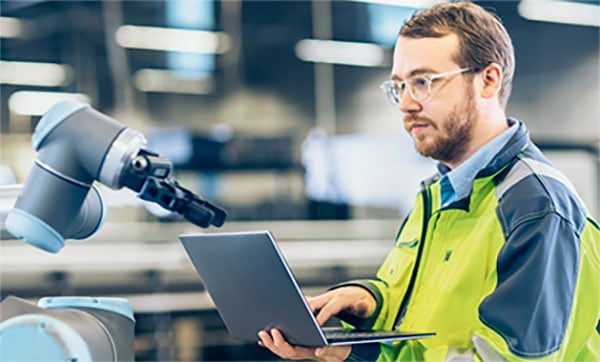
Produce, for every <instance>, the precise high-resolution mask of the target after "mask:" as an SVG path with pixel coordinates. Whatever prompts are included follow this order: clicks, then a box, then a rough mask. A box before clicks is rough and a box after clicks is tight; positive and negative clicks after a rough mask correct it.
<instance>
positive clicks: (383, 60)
mask: <svg viewBox="0 0 600 362" xmlns="http://www.w3.org/2000/svg"><path fill="white" fill-rule="evenodd" d="M386 53H387V51H386V49H385V48H383V47H381V46H379V45H376V44H372V43H358V42H347V41H334V40H318V39H303V40H301V41H299V42H298V44H296V55H297V56H298V58H300V59H302V60H304V61H307V62H315V63H331V64H345V65H356V66H363V67H380V66H387V65H388V62H389V61H388V59H387V57H386Z"/></svg>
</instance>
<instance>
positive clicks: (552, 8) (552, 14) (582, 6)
mask: <svg viewBox="0 0 600 362" xmlns="http://www.w3.org/2000/svg"><path fill="white" fill-rule="evenodd" d="M517 10H518V12H519V15H521V16H522V17H524V18H525V19H528V20H534V21H546V22H552V23H561V24H571V25H586V26H596V27H600V6H598V5H596V4H592V3H587V4H586V3H576V2H567V1H555V0H551V1H540V0H536V1H533V0H522V1H521V2H520V3H519V5H518V7H517Z"/></svg>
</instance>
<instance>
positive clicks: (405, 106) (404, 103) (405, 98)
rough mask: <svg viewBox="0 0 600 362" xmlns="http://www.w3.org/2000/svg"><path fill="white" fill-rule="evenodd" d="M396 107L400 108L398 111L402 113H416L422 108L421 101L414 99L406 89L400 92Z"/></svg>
mask: <svg viewBox="0 0 600 362" xmlns="http://www.w3.org/2000/svg"><path fill="white" fill-rule="evenodd" d="M398 107H399V108H400V112H402V113H405V114H407V113H416V112H419V111H420V110H421V109H422V106H421V103H419V102H417V101H415V100H414V99H413V97H412V96H411V95H410V94H409V92H408V90H407V91H406V92H403V93H402V96H401V97H400V103H398Z"/></svg>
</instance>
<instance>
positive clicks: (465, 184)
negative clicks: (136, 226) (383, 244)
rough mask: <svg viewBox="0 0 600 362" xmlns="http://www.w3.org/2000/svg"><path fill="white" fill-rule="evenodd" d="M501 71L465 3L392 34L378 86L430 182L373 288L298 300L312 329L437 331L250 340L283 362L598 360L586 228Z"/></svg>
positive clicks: (504, 59)
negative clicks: (517, 114)
mask: <svg viewBox="0 0 600 362" xmlns="http://www.w3.org/2000/svg"><path fill="white" fill-rule="evenodd" d="M513 72H514V51H513V47H512V43H511V40H510V38H509V36H508V34H507V32H506V30H505V29H504V27H503V26H502V24H501V23H500V22H499V21H498V20H497V19H496V18H495V17H494V16H493V15H491V14H490V13H488V12H486V11H485V10H484V9H482V8H481V7H479V6H477V5H475V4H471V3H450V4H440V5H435V6H433V7H432V8H430V9H428V10H425V11H423V12H421V13H418V14H415V15H414V16H413V17H412V18H411V19H410V20H408V21H407V22H406V23H405V24H404V26H403V27H402V29H401V30H400V34H399V37H398V40H397V42H396V46H395V50H394V64H393V68H392V77H391V80H390V81H387V82H385V83H384V84H383V85H382V88H383V89H384V91H385V92H386V94H387V95H388V97H389V98H390V100H391V101H392V102H393V103H394V104H396V105H397V106H398V107H399V109H400V111H402V113H404V126H405V128H406V130H407V131H408V132H409V133H410V135H411V136H412V137H413V139H414V142H415V147H416V149H417V151H418V152H419V153H421V154H423V155H425V156H428V157H431V158H433V159H435V160H437V161H439V165H438V169H439V173H440V175H437V176H436V177H435V178H432V179H429V180H426V181H424V182H423V183H422V191H421V193H420V195H418V197H417V200H416V202H415V205H414V208H413V210H412V211H411V213H410V215H409V216H408V217H407V219H406V220H405V221H404V224H403V225H402V227H401V230H400V233H399V234H398V238H397V241H396V246H395V248H394V249H393V250H392V251H391V252H390V254H389V255H388V257H387V259H386V260H385V261H384V263H383V265H382V266H381V268H380V269H379V271H378V273H377V278H376V279H374V280H358V281H352V282H348V283H345V284H343V285H339V286H336V287H334V288H333V289H331V290H330V291H329V292H327V293H325V294H322V295H320V296H317V297H315V298H308V301H309V305H310V306H311V308H312V309H313V310H314V311H315V312H318V314H317V320H318V321H319V323H324V322H325V321H327V320H328V319H329V318H330V317H332V316H334V315H338V316H339V317H340V318H342V319H344V320H345V321H346V322H348V323H350V324H352V325H354V326H357V327H367V328H373V329H388V330H389V329H401V330H413V331H427V332H428V331H433V332H436V334H437V335H436V336H435V337H433V338H427V339H421V340H412V341H406V342H398V343H394V344H392V345H388V344H369V345H358V346H354V347H349V346H337V347H322V348H306V347H301V346H292V345H290V344H288V343H287V342H286V341H285V339H284V338H283V336H282V334H281V333H280V332H279V331H278V330H271V331H261V332H260V333H259V337H260V342H259V344H261V345H262V346H265V347H267V348H269V349H270V350H271V351H272V352H274V353H276V354H278V355H279V356H281V357H283V358H287V359H318V360H345V359H348V360H376V359H380V360H446V359H452V358H454V357H462V358H465V357H466V358H468V359H483V360H502V359H506V360H527V359H549V360H558V361H567V360H568V361H584V360H589V361H598V360H600V335H599V333H600V332H599V329H600V324H599V322H598V321H599V314H600V312H599V311H600V293H599V290H600V275H599V270H600V261H599V255H600V245H599V244H600V241H599V239H600V236H599V235H600V232H599V228H598V224H597V223H596V222H595V221H594V220H592V218H591V216H590V215H589V213H587V211H586V209H585V206H584V205H583V203H582V202H581V200H580V198H579V197H578V196H577V194H576V192H575V191H574V190H573V188H572V186H571V184H570V183H569V181H568V180H567V179H566V178H565V177H564V176H563V175H562V174H560V173H559V172H558V171H557V170H556V169H555V168H554V167H553V166H552V165H551V164H550V163H549V162H548V161H547V159H546V158H545V157H544V156H543V155H542V154H541V152H540V151H539V149H538V148H537V147H536V146H535V145H534V144H533V143H532V142H531V140H530V139H529V136H528V132H527V130H526V128H525V125H524V124H523V123H522V122H520V121H518V120H515V119H511V118H507V117H506V115H505V108H506V103H507V101H508V98H509V95H510V91H511V83H512V77H513ZM340 312H342V313H341V314H340Z"/></svg>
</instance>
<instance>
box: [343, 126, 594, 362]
mask: <svg viewBox="0 0 600 362" xmlns="http://www.w3.org/2000/svg"><path fill="white" fill-rule="evenodd" d="M352 284H355V285H360V286H363V287H365V288H367V289H368V290H369V291H370V292H371V293H372V294H373V296H374V297H375V298H376V300H377V309H376V311H375V314H374V315H373V316H371V317H370V318H368V319H367V320H354V321H352V323H353V324H354V325H358V326H361V327H372V328H377V329H386V330H390V329H401V330H408V331H422V332H435V333H436V336H435V337H432V338H424V339H420V340H412V341H405V342H397V343H394V344H391V345H389V344H381V345H379V346H376V348H377V351H376V354H377V355H378V357H377V359H379V360H386V361H392V360H410V361H413V360H444V359H447V358H450V357H452V355H463V356H464V355H465V354H466V355H467V356H468V355H469V354H470V356H471V357H473V358H474V359H484V360H490V359H495V360H498V359H506V360H522V359H541V360H556V361H600V331H599V330H600V322H599V320H600V231H599V227H598V223H597V222H596V221H594V220H593V218H592V217H591V216H590V214H589V212H587V210H586V208H585V206H584V204H583V202H582V201H581V199H580V198H579V196H578V195H577V193H576V192H575V190H574V189H573V186H572V185H571V183H570V182H569V181H568V180H567V179H566V177H565V176H564V175H562V174H561V173H560V172H559V171H558V170H556V169H555V168H554V167H553V166H552V165H551V164H550V162H549V161H548V160H547V159H546V158H545V157H544V156H543V155H542V153H541V152H540V151H539V149H538V148H537V147H536V146H535V145H534V144H533V143H532V142H531V140H530V139H529V135H528V132H527V130H526V128H525V126H524V125H523V124H522V123H519V128H518V130H517V132H516V133H515V134H514V135H513V137H512V138H511V139H510V141H509V142H508V143H507V144H506V146H504V148H503V149H501V150H499V152H498V153H497V154H496V156H495V157H494V159H493V160H492V161H491V162H490V163H489V164H488V165H487V166H486V167H485V168H483V169H481V170H480V171H479V173H478V174H477V176H476V177H475V179H474V181H473V189H472V192H471V194H470V195H469V196H468V197H466V198H463V199H461V200H456V201H455V202H453V203H452V204H450V205H448V206H446V207H444V208H441V207H440V183H439V178H437V179H432V180H430V181H427V182H424V183H423V184H422V191H421V192H420V195H418V197H417V199H416V202H415V205H414V208H413V209H412V211H411V213H410V214H409V216H408V217H407V219H406V220H405V221H404V223H403V225H402V227H401V229H400V232H399V234H398V237H397V240H396V244H395V247H394V249H393V250H392V251H391V252H390V253H389V255H388V256H387V258H386V259H385V261H384V263H383V264H382V266H381V267H380V269H379V271H378V273H377V278H376V279H373V280H358V281H352V282H349V283H346V284H345V285H352ZM355 348H356V350H355V351H356V352H357V353H354V352H353V354H352V355H351V358H350V359H358V358H359V357H360V353H358V352H359V351H360V348H366V347H365V346H363V347H355ZM363 352H364V350H363ZM371 353H372V351H371ZM374 356H375V355H373V354H371V357H374Z"/></svg>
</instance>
